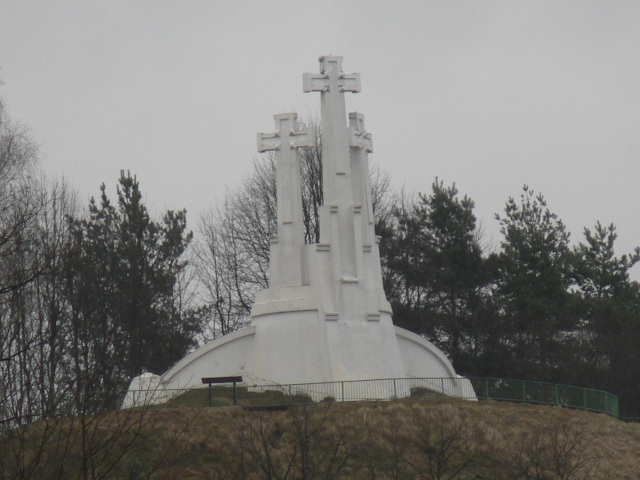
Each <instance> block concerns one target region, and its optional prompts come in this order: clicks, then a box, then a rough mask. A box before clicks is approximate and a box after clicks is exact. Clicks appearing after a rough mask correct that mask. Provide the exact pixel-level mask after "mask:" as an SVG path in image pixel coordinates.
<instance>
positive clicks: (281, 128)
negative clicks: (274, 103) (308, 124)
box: [258, 113, 316, 153]
mask: <svg viewBox="0 0 640 480" xmlns="http://www.w3.org/2000/svg"><path fill="white" fill-rule="evenodd" d="M273 118H274V120H275V124H276V132H274V133H258V152H261V153H262V152H266V151H269V150H281V149H282V148H294V149H295V148H300V147H313V146H314V145H315V144H316V136H315V132H314V131H313V129H312V128H305V129H302V130H296V124H297V121H298V115H297V114H296V113H280V114H278V115H274V116H273Z"/></svg>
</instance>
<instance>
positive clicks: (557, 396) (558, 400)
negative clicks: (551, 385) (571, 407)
mask: <svg viewBox="0 0 640 480" xmlns="http://www.w3.org/2000/svg"><path fill="white" fill-rule="evenodd" d="M556 405H560V394H559V393H558V384H557V383H556Z"/></svg>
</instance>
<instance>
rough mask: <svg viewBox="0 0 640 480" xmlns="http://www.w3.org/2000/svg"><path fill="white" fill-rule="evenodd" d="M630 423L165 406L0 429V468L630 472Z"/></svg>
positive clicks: (358, 474) (197, 474)
mask: <svg viewBox="0 0 640 480" xmlns="http://www.w3.org/2000/svg"><path fill="white" fill-rule="evenodd" d="M639 453H640V424H627V423H623V422H621V421H619V420H616V419H614V418H611V417H608V416H606V415H598V414H593V413H587V412H583V411H576V410H567V409H562V408H559V407H549V406H533V405H527V404H516V403H507V402H492V401H482V402H468V401H455V400H425V399H407V400H398V401H393V402H378V403H349V404H337V403H328V404H317V405H309V406H305V407H296V408H293V409H290V410H287V411H251V412H248V411H244V410H242V409H240V408H237V407H228V408H220V409H184V408H179V409H166V410H159V411H146V412H143V411H128V412H117V413H112V414H108V415H103V416H100V417H90V418H89V417H87V418H84V419H62V420H57V421H55V422H53V421H49V422H44V421H42V422H38V423H36V424H33V425H31V426H30V427H29V428H27V429H23V430H18V431H13V432H10V434H9V435H5V436H4V437H0V479H3V480H4V479H14V478H47V479H48V478H92V479H95V478H105V479H106V478H114V479H115V478H117V479H137V478H152V479H376V480H377V479H449V480H453V479H462V480H464V479H491V480H500V479H505V480H506V479H514V480H515V479H536V480H545V479H562V480H583V479H593V480H598V479H634V480H635V479H638V478H640V455H639Z"/></svg>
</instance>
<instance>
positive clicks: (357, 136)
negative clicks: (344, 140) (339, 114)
mask: <svg viewBox="0 0 640 480" xmlns="http://www.w3.org/2000/svg"><path fill="white" fill-rule="evenodd" d="M349 128H350V130H351V136H350V137H349V147H351V148H362V149H364V150H366V151H367V153H371V152H373V140H372V138H371V134H370V133H369V132H367V131H366V130H365V129H364V115H363V114H362V113H356V112H351V113H350V114H349Z"/></svg>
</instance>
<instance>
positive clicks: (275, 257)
mask: <svg viewBox="0 0 640 480" xmlns="http://www.w3.org/2000/svg"><path fill="white" fill-rule="evenodd" d="M273 118H274V120H275V124H276V132H275V133H268V134H266V133H259V134H258V151H259V152H266V151H270V150H273V151H275V155H276V202H277V216H278V219H277V237H276V238H274V239H272V240H271V252H270V258H269V288H276V287H294V286H299V285H302V269H303V266H302V262H303V256H302V249H303V248H304V223H303V216H302V187H301V183H300V164H299V161H298V148H300V147H311V146H313V145H315V133H314V132H313V130H312V129H310V128H308V129H304V130H296V124H297V120H298V115H296V114H295V113H281V114H278V115H274V116H273Z"/></svg>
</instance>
